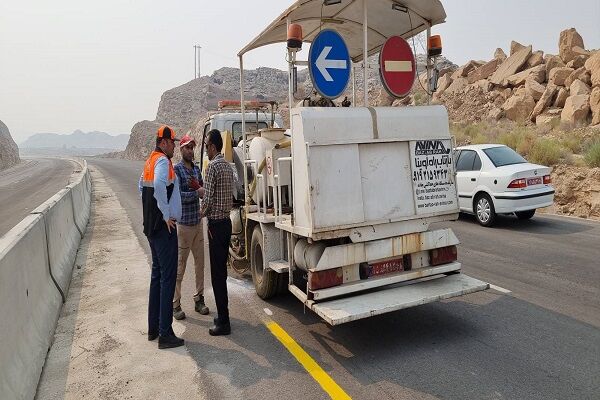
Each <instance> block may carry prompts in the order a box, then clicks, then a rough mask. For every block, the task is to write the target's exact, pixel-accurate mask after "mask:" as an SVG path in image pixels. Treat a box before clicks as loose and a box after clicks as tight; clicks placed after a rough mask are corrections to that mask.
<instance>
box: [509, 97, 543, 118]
mask: <svg viewBox="0 0 600 400" xmlns="http://www.w3.org/2000/svg"><path fill="white" fill-rule="evenodd" d="M534 107H535V100H533V97H531V96H527V95H515V96H512V97H510V98H509V99H508V100H506V102H504V104H503V105H502V109H503V110H504V115H505V116H506V118H508V119H510V120H511V121H515V122H524V121H526V120H527V118H528V117H529V115H530V114H531V111H532V110H533V108H534Z"/></svg>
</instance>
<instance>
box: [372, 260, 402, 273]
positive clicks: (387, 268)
mask: <svg viewBox="0 0 600 400" xmlns="http://www.w3.org/2000/svg"><path fill="white" fill-rule="evenodd" d="M400 271H404V266H403V264H402V259H401V258H397V259H395V260H389V261H383V262H379V263H373V264H369V276H377V275H386V274H391V273H393V272H400Z"/></svg>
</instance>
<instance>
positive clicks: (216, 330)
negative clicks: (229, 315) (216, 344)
mask: <svg viewBox="0 0 600 400" xmlns="http://www.w3.org/2000/svg"><path fill="white" fill-rule="evenodd" d="M208 333H209V334H210V336H221V335H229V334H230V333H231V325H230V324H222V325H219V324H217V325H215V326H213V327H212V328H210V329H209V330H208Z"/></svg>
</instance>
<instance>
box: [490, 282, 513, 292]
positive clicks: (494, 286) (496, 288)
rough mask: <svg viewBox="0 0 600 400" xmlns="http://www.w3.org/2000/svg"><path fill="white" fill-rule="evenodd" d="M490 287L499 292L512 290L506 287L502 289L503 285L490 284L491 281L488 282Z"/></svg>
mask: <svg viewBox="0 0 600 400" xmlns="http://www.w3.org/2000/svg"><path fill="white" fill-rule="evenodd" d="M490 289H494V290H497V291H499V292H501V293H512V292H511V291H510V290H508V289H504V288H503V287H500V286H496V285H492V284H491V283H490Z"/></svg>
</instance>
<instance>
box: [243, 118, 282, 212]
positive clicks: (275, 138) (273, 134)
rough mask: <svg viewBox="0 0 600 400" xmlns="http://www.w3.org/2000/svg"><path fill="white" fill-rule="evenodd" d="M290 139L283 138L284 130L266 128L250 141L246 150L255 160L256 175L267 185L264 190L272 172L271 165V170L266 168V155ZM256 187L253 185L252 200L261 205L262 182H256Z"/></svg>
mask: <svg viewBox="0 0 600 400" xmlns="http://www.w3.org/2000/svg"><path fill="white" fill-rule="evenodd" d="M289 140H290V139H289V138H288V137H286V136H285V129H281V128H268V129H261V130H260V131H259V136H257V137H255V138H253V139H252V140H251V141H250V146H249V148H248V153H249V156H250V159H251V160H255V161H256V170H257V171H258V174H262V175H263V179H264V180H265V182H264V184H265V185H267V187H266V190H268V186H269V184H268V182H267V179H268V176H267V175H268V174H269V172H270V171H271V172H272V165H271V170H269V169H268V168H267V167H268V165H267V160H266V157H267V153H268V152H269V151H270V150H272V149H273V148H275V147H276V146H277V145H281V144H282V143H284V142H287V141H289ZM256 182H257V183H256V185H255V190H254V192H253V193H252V200H253V201H254V202H255V203H256V204H261V203H262V195H263V191H262V184H263V182H259V181H258V180H257V181H256Z"/></svg>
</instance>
